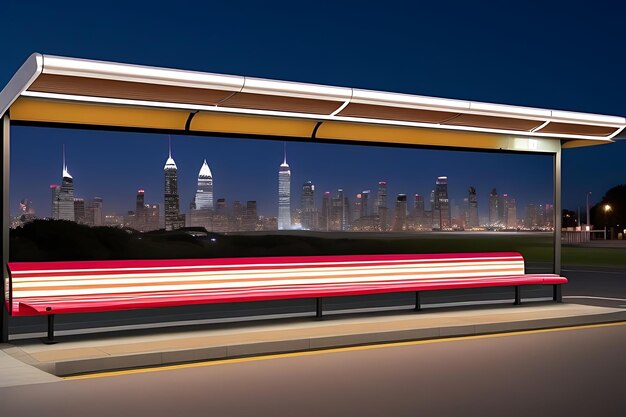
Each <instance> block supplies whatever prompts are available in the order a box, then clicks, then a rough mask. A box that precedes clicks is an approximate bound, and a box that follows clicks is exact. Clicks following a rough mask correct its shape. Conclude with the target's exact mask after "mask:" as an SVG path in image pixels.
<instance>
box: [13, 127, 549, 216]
mask: <svg viewBox="0 0 626 417" xmlns="http://www.w3.org/2000/svg"><path fill="white" fill-rule="evenodd" d="M69 132H70V133H71V132H72V131H69ZM84 133H87V134H88V135H94V134H95V135H98V134H102V132H84ZM46 136H47V135H46ZM68 136H69V137H68ZM68 136H64V139H66V140H65V141H63V143H65V142H66V141H69V142H74V143H73V144H72V146H71V147H70V146H68V149H72V150H71V151H69V152H71V153H74V147H75V146H86V145H88V144H85V143H80V142H81V141H80V140H76V138H72V137H71V135H68ZM116 136H117V137H116ZM119 136H124V135H122V134H112V136H111V137H110V138H109V140H119V139H121V138H120V137H119ZM143 136H144V137H143V138H141V139H143V140H139V141H138V142H144V143H139V145H140V146H139V148H141V150H142V153H143V154H144V156H145V155H147V154H148V153H153V149H148V148H147V147H146V146H141V145H145V142H147V140H146V139H148V138H150V141H149V142H150V147H151V148H152V147H155V145H157V144H156V143H155V142H154V140H152V139H153V138H154V137H158V138H161V143H163V142H164V141H166V140H167V138H163V135H147V134H146V135H143ZM185 139H187V138H178V137H174V138H173V139H172V142H173V146H174V147H175V149H176V152H177V158H179V156H178V155H180V157H182V158H184V160H185V164H184V165H183V164H180V163H179V165H180V167H177V168H178V170H177V176H179V177H182V180H181V179H180V178H178V182H179V187H181V192H180V202H179V207H180V208H179V212H181V213H185V212H187V211H188V210H187V205H188V202H191V201H193V200H194V196H195V195H196V193H197V191H198V189H197V185H198V184H194V183H195V182H196V181H197V179H198V171H197V166H198V165H201V163H203V162H204V160H206V159H208V160H211V159H212V158H211V157H210V156H209V155H211V154H213V155H214V158H213V159H215V160H216V162H211V165H212V164H213V163H218V161H219V162H225V161H226V162H227V161H228V158H226V159H224V158H219V157H217V158H216V157H215V156H218V155H217V154H218V151H220V152H219V156H222V157H223V156H224V153H225V152H224V151H225V150H226V151H227V150H229V149H239V148H241V146H242V145H250V146H251V148H253V149H252V152H254V151H255V150H256V151H263V153H266V154H270V153H271V151H272V150H276V147H277V146H276V145H278V146H280V148H283V147H284V144H283V142H282V141H258V140H246V139H231V138H227V139H221V138H212V141H211V142H217V141H218V140H219V141H220V146H212V145H215V143H211V144H207V145H208V146H203V144H200V143H195V144H194V145H195V146H188V145H189V143H185V142H188V141H185ZM199 139H200V140H204V138H199ZM232 142H236V143H232ZM47 145H48V146H49V144H47ZM99 145H102V143H99ZM281 145H282V146H281ZM289 146H290V149H293V151H292V152H291V155H292V158H295V160H296V161H297V168H295V169H294V168H292V171H293V173H292V174H291V175H292V179H291V184H292V186H291V193H292V197H291V209H292V211H293V209H294V208H299V204H298V203H297V198H298V193H296V192H295V191H294V187H299V186H301V185H302V184H303V183H304V182H306V181H313V184H315V186H316V188H317V189H318V190H319V192H318V193H316V201H315V205H316V206H319V205H320V204H321V200H322V193H323V192H324V191H333V192H334V191H335V190H336V189H337V188H342V189H344V190H345V193H346V195H347V196H350V197H351V198H352V197H353V196H354V195H355V194H356V193H360V192H362V191H364V190H368V189H371V188H374V190H376V188H375V187H374V186H375V185H376V184H377V183H378V182H381V181H380V179H381V178H380V177H382V178H385V179H387V180H389V179H390V177H392V176H391V175H384V174H385V172H388V171H389V172H391V173H394V174H395V177H393V178H391V180H390V181H385V182H389V187H390V189H389V191H388V199H395V196H396V195H397V194H402V193H403V194H407V195H413V194H415V193H418V194H420V195H428V194H429V193H430V192H431V190H432V187H433V186H432V181H431V180H430V178H429V176H430V175H431V173H432V172H438V175H437V176H441V175H440V174H441V172H442V171H456V172H457V174H456V175H454V177H456V178H461V175H462V178H463V180H462V181H463V182H460V181H459V180H456V179H453V180H452V186H451V191H450V200H451V201H450V204H452V203H455V204H457V205H458V204H461V203H462V200H463V198H465V197H466V195H465V194H466V190H467V187H469V186H475V187H476V189H477V190H478V199H479V200H482V199H484V198H485V196H486V194H487V188H486V187H491V185H487V184H500V185H501V187H500V188H502V189H505V190H507V191H508V192H509V193H510V194H514V195H515V196H516V198H517V199H518V205H521V206H525V205H526V204H527V203H531V202H532V203H539V202H550V200H551V199H550V197H549V196H550V195H551V190H550V185H549V181H546V179H545V178H541V175H537V174H541V173H537V172H535V173H534V175H528V174H524V175H523V176H520V175H519V174H514V173H511V172H508V174H509V175H508V177H509V182H512V183H513V186H509V187H503V186H502V184H503V182H505V181H502V179H503V176H504V177H506V176H507V175H502V174H503V172H499V171H504V173H506V171H507V170H506V169H504V170H503V169H501V168H500V169H496V170H495V171H494V170H492V171H493V172H492V173H490V172H484V170H483V172H481V171H477V170H474V172H475V174H476V175H474V178H473V179H474V180H475V181H473V184H471V183H467V182H469V181H471V180H472V178H471V177H472V175H471V174H470V175H467V174H466V173H464V172H460V171H462V170H463V168H466V169H467V168H468V166H472V165H473V164H474V163H475V161H472V159H474V158H471V157H472V156H474V157H475V158H478V159H480V158H481V156H482V154H476V153H467V152H447V153H448V154H450V164H443V165H442V166H441V167H437V166H433V165H432V164H431V165H430V166H429V165H427V164H420V165H421V166H422V169H420V168H418V169H415V167H414V166H413V167H412V168H413V171H414V172H413V173H411V172H407V168H409V166H410V165H411V164H413V163H415V162H418V163H419V162H420V160H423V161H425V162H427V161H428V159H429V157H431V155H432V152H443V151H432V150H423V149H408V150H401V149H397V148H382V147H381V148H379V151H380V152H379V156H380V161H381V164H380V165H381V166H375V167H374V166H373V165H372V164H371V163H368V162H367V161H365V163H361V164H360V165H361V166H360V168H361V169H357V168H358V167H357V168H355V169H354V170H347V172H346V170H345V167H342V166H341V165H340V164H337V166H336V167H333V166H332V165H329V164H328V163H327V162H328V160H329V157H328V156H327V154H329V153H328V152H327V151H328V150H330V151H332V152H331V153H330V154H331V155H332V157H331V159H334V160H335V161H337V162H343V160H344V159H345V160H352V159H351V158H354V156H355V155H357V156H358V154H359V153H367V152H366V151H368V150H369V147H364V146H347V145H327V144H307V143H301V142H290V144H289ZM105 148H107V147H105ZM190 148H192V149H190ZM197 148H204V149H206V150H205V151H204V152H202V151H201V152H198V151H197V150H196V149H197ZM280 148H279V149H280ZM364 148H367V149H364ZM28 149H29V147H24V149H23V150H22V151H23V153H25V154H28V152H27V150H28ZM162 149H163V148H161V150H162ZM190 150H191V151H192V152H190ZM103 151H104V150H103ZM148 151H149V152H148ZM280 151H281V152H280V154H283V151H284V149H280ZM243 152H245V149H244V150H243ZM16 153H17V154H19V153H20V149H19V147H18V149H17V150H15V149H14V151H13V154H14V156H15V155H16ZM191 153H192V154H193V155H194V158H189V154H191ZM198 153H200V155H199V156H198V155H197V154H198ZM407 153H410V154H411V155H410V157H409V158H407V155H406V154H407ZM57 154H58V152H57ZM255 154H256V155H260V156H262V157H261V158H259V159H261V160H263V161H267V163H268V164H269V163H270V161H271V160H272V159H273V160H274V161H275V160H276V154H274V155H272V156H270V157H267V156H266V155H263V154H262V153H259V152H256V153H255ZM459 154H467V155H468V156H470V158H469V160H468V163H467V165H466V167H462V166H461V167H459V166H458V162H459V158H458V157H459V156H464V155H459ZM51 155H54V153H51ZM98 155H100V153H98ZM310 155H313V156H315V155H325V159H323V160H322V159H320V160H319V164H320V166H322V167H323V169H319V168H318V167H317V166H316V162H317V161H316V160H315V159H314V158H308V156H310ZM23 156H26V155H23ZM129 156H130V155H129ZM503 156H504V157H505V159H513V160H515V159H519V157H520V156H519V155H512V154H507V155H503ZM524 156H526V155H524ZM240 157H241V149H240V150H239V152H233V153H232V154H231V158H230V159H231V160H232V159H234V160H237V159H238V158H240ZM283 157H284V155H283ZM507 157H508V158H507ZM526 157H528V156H526ZM162 158H163V154H162V153H161V155H160V159H161V162H160V164H162V163H163V162H162V160H163V159H162ZM535 158H542V156H536V157H535ZM26 159H28V158H26ZM50 159H52V160H54V159H57V158H54V157H52V158H50ZM98 159H100V158H98ZM193 159H197V160H199V162H196V163H192V164H190V163H189V162H190V161H191V160H193ZM543 159H544V160H545V161H544V162H547V163H544V165H545V167H544V172H545V171H549V166H550V164H549V161H547V159H549V158H546V157H543ZM16 160H17V157H16ZM394 160H396V161H397V160H404V161H400V162H399V163H394ZM324 161H325V162H324ZM43 162H44V161H42V165H50V162H51V161H50V160H48V158H46V160H45V164H44V163H43ZM52 162H54V161H52ZM86 162H87V161H84V159H83V158H80V159H78V160H76V158H74V159H73V166H74V167H76V168H75V169H78V170H79V171H80V173H81V179H80V181H76V184H75V187H76V188H77V191H76V192H75V194H76V195H78V196H81V197H94V196H104V197H105V198H104V199H105V200H106V201H107V206H106V213H107V214H111V213H116V214H122V213H126V212H127V211H128V209H129V207H128V203H127V201H129V198H120V197H121V196H120V193H117V192H116V193H115V195H114V196H111V195H107V193H110V191H111V188H112V186H111V185H108V184H106V185H105V184H102V185H101V186H99V187H98V186H97V185H94V179H96V180H98V179H101V178H103V177H104V178H107V177H109V175H110V174H111V164H110V163H106V164H102V163H101V164H98V162H99V161H93V160H92V161H89V163H86ZM402 162H404V163H402ZM57 163H58V162H57ZM144 164H146V162H144ZM160 164H159V165H160ZM85 165H89V167H90V170H89V171H87V174H86V175H85V170H84V166H85ZM98 165H101V168H100V169H101V170H102V171H103V172H102V173H101V175H98V170H97V169H96V167H97V166H98ZM189 165H192V166H194V165H195V166H196V168H195V169H193V168H192V167H190V166H189ZM229 165H230V164H228V163H226V164H222V165H221V166H220V164H219V163H218V166H220V170H219V173H218V174H217V175H218V177H219V178H220V180H219V181H217V182H216V185H215V190H214V191H213V190H212V191H213V192H214V194H215V196H216V198H217V197H221V198H226V201H227V202H230V203H232V202H233V201H234V200H239V201H247V200H250V199H254V200H256V201H257V202H258V204H259V213H260V214H261V215H265V216H277V209H276V207H277V206H276V204H275V203H274V204H272V202H276V201H278V193H277V189H276V188H274V190H275V191H274V192H272V191H273V190H269V187H267V185H268V180H269V178H267V179H265V178H266V177H267V176H266V175H263V174H265V173H266V172H267V171H268V169H267V168H268V167H267V166H264V165H262V164H261V163H257V164H256V166H255V164H250V165H251V166H250V169H249V170H246V169H245V168H246V166H244V165H237V164H234V165H232V167H233V168H232V169H228V168H226V166H229ZM271 165H273V164H271ZM357 165H359V164H357ZM435 165H437V164H435ZM17 166H18V167H20V165H19V164H18V165H17ZM57 166H58V165H57ZM161 166H163V165H161ZM274 166H275V165H274ZM293 166H295V165H294V163H292V167H293ZM15 167H16V165H13V168H12V170H13V171H15V170H16V168H15ZM235 167H236V168H235ZM132 168H133V167H125V166H124V165H123V164H119V166H118V167H116V169H115V170H114V171H113V173H115V174H118V175H122V173H123V172H124V171H129V172H128V174H127V175H124V177H125V181H126V184H125V185H129V184H131V183H132V184H133V186H132V188H131V190H132V191H131V193H132V194H131V195H132V197H130V198H134V196H135V193H136V191H137V189H139V188H141V189H144V190H146V192H147V193H148V194H149V195H151V196H152V197H150V200H151V201H153V202H157V201H159V200H157V199H155V198H154V197H155V196H156V195H159V194H162V193H163V186H162V185H161V186H160V187H159V186H155V185H156V184H155V181H154V179H155V175H154V173H155V170H154V165H153V166H152V168H151V169H149V170H148V171H144V172H142V173H141V174H140V175H138V177H143V180H136V181H132V180H131V181H129V179H132V178H133V177H135V175H133V174H132V171H133V169H132ZM207 168H208V166H207ZM192 169H193V170H192ZM190 171H191V172H193V171H195V175H193V177H191V178H194V180H195V181H194V180H192V179H191V178H190ZM214 171H215V170H214ZM394 171H395V172H394ZM398 171H400V172H398ZM429 171H430V173H429ZM470 171H471V170H470ZM181 172H182V175H181ZM93 173H95V174H96V175H95V177H91V178H90V174H93ZM29 174H32V170H29ZM150 174H152V175H150ZM309 174H310V175H309ZM376 174H378V175H380V177H378V178H377V177H374V175H376ZM398 174H401V175H398ZM511 174H513V175H511ZM57 175H58V174H57ZM274 175H276V174H274ZM274 175H272V176H273V179H272V180H273V181H271V182H273V185H274V187H276V185H275V184H276V177H275V176H274ZM448 176H449V177H450V175H448ZM481 176H482V177H483V178H482V179H481V178H480V177H481ZM485 176H487V177H490V178H488V179H487V180H486V179H485V178H484V177H485ZM454 177H453V178H454ZM16 178H18V180H17V181H16ZM39 178H41V175H35V176H32V177H31V178H29V180H30V181H28V185H23V186H22V187H19V188H20V189H19V190H18V187H17V186H16V185H14V183H15V182H20V181H19V180H22V179H24V180H25V178H23V177H22V176H21V175H19V174H18V175H16V173H13V175H12V185H13V186H12V188H11V196H12V197H13V198H14V200H13V201H15V202H16V203H17V202H18V201H19V200H21V199H22V198H28V199H29V200H31V201H33V202H34V206H35V207H37V211H38V213H40V216H42V217H45V216H49V215H50V214H49V213H46V210H45V209H43V207H45V206H43V205H42V204H41V198H38V197H37V192H32V191H30V190H37V187H40V186H41V183H40V179H39ZM57 178H58V177H57ZM412 178H415V179H414V180H412ZM242 179H245V181H242ZM496 179H497V180H496ZM51 180H52V181H56V180H55V179H51ZM368 180H369V181H368ZM514 180H515V181H514ZM212 181H213V177H211V182H212ZM533 181H534V182H535V183H533ZM25 182H26V181H25ZM96 182H97V181H96ZM271 182H269V184H271ZM481 182H482V183H483V185H482V186H481V185H480V183H481ZM541 183H545V190H541V188H542V187H541ZM48 184H49V182H48ZM103 185H104V186H103ZM118 185H120V184H119V183H118V184H115V186H118ZM242 185H243V186H242ZM211 188H212V189H213V183H211ZM524 188H526V192H524ZM22 190H28V191H22ZM192 190H193V191H192ZM116 191H117V189H116ZM529 191H532V192H529ZM542 191H543V192H542ZM524 194H526V195H525V196H524ZM14 196H15V197H14ZM294 196H295V198H296V200H294ZM376 198H378V197H377V193H376V192H374V193H372V196H371V199H372V201H371V203H373V202H374V199H376ZM272 200H273V201H272ZM160 203H163V202H162V201H161V202H160ZM371 203H370V204H371ZM389 204H391V203H390V202H387V205H388V207H391V206H389ZM14 206H17V204H12V206H11V207H12V214H15V213H16V212H17V211H18V210H17V209H18V207H14ZM485 206H486V203H485V202H483V203H482V204H479V210H480V215H481V216H484V214H485Z"/></svg>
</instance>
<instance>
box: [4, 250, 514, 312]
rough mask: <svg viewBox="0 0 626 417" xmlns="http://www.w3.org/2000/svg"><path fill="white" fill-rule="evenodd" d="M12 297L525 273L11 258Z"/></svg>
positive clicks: (389, 263)
mask: <svg viewBox="0 0 626 417" xmlns="http://www.w3.org/2000/svg"><path fill="white" fill-rule="evenodd" d="M9 269H10V272H11V281H12V301H13V303H12V304H13V307H14V308H16V307H17V304H18V303H19V302H20V301H22V302H23V301H24V300H29V301H31V302H33V300H34V301H37V302H41V300H42V299H46V298H50V299H59V298H60V297H70V298H71V297H83V298H84V297H96V296H100V295H120V294H129V293H132V294H133V296H136V297H140V296H141V295H142V294H144V295H146V296H149V295H150V294H154V293H164V292H168V291H169V292H181V291H182V292H185V291H187V292H193V291H208V290H212V291H213V290H219V289H223V288H227V289H233V288H235V289H238V288H240V289H242V290H245V289H247V288H255V289H258V288H265V287H267V288H276V287H277V286H291V287H294V286H298V285H314V284H324V285H327V284H337V285H348V284H350V283H356V284H358V283H363V284H367V283H368V282H376V283H377V285H379V284H380V283H381V282H382V283H383V284H384V283H385V282H389V283H394V282H395V283H397V282H399V281H402V280H417V279H423V280H437V279H442V278H448V279H449V278H454V279H465V278H468V279H470V278H471V279H476V278H483V277H484V278H489V277H500V276H502V277H504V276H512V275H523V274H524V259H523V257H522V256H521V255H520V254H519V253H515V252H497V253H451V254H420V255H345V256H341V255H340V256H296V257H264V258H227V259H170V260H131V261H126V260H125V261H72V262H11V263H9Z"/></svg>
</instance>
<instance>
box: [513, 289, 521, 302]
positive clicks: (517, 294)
mask: <svg viewBox="0 0 626 417" xmlns="http://www.w3.org/2000/svg"><path fill="white" fill-rule="evenodd" d="M513 304H515V305H516V306H518V305H520V304H522V288H521V287H520V286H519V285H516V286H515V302H514V303H513Z"/></svg>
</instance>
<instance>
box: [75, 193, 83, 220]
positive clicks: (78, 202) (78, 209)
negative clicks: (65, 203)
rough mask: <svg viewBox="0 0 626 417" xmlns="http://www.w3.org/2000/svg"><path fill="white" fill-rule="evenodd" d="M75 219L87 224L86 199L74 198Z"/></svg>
mask: <svg viewBox="0 0 626 417" xmlns="http://www.w3.org/2000/svg"><path fill="white" fill-rule="evenodd" d="M74 221H76V223H80V224H85V200H84V199H82V198H74Z"/></svg>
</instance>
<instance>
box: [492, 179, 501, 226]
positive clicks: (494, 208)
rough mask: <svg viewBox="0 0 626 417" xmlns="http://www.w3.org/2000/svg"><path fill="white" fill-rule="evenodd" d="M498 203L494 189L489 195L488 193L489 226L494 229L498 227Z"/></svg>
mask: <svg viewBox="0 0 626 417" xmlns="http://www.w3.org/2000/svg"><path fill="white" fill-rule="evenodd" d="M499 203H500V202H499V201H498V192H497V191H496V189H495V188H494V189H493V190H491V193H489V226H490V227H496V226H499V225H500V218H499V217H498V213H499V209H498V205H499Z"/></svg>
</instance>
